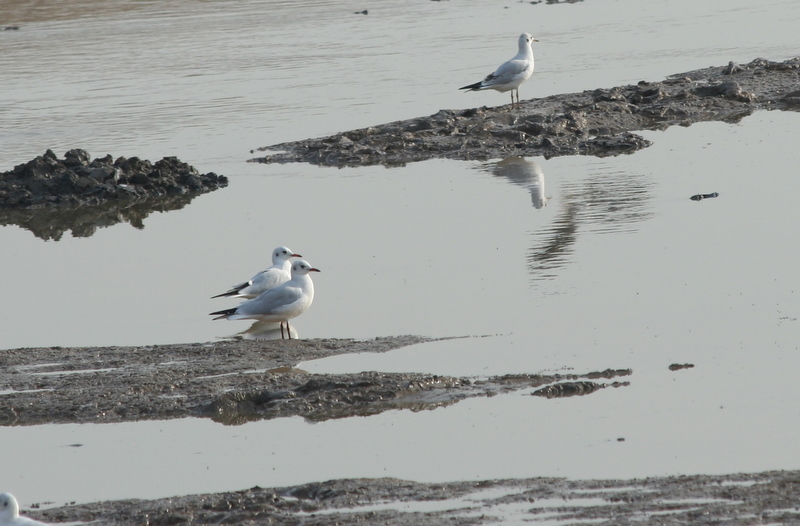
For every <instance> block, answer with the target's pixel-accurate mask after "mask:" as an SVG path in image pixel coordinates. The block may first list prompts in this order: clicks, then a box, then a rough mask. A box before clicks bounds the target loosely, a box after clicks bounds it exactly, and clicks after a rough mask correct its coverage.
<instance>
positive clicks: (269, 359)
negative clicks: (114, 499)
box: [0, 336, 632, 426]
mask: <svg viewBox="0 0 800 526" xmlns="http://www.w3.org/2000/svg"><path fill="white" fill-rule="evenodd" d="M424 341H429V340H427V339H425V338H421V337H416V336H399V337H391V338H378V339H375V340H369V341H353V340H292V341H274V340H268V341H255V340H249V341H248V340H242V341H224V342H214V343H205V344H203V343H196V344H176V345H153V346H144V347H87V348H64V347H51V348H36V349H11V350H5V351H0V400H2V402H3V404H2V406H0V425H7V426H9V425H10V426H16V425H38V424H54V423H108V422H125V421H135V420H147V419H159V420H163V419H169V418H184V417H206V418H211V419H213V420H215V421H217V422H220V423H223V424H227V425H238V424H243V423H245V422H248V421H251V420H264V419H271V418H282V417H290V416H302V417H304V418H306V419H308V420H310V421H323V420H329V419H332V418H344V417H349V416H366V415H373V414H378V413H381V412H383V411H387V410H391V409H408V410H412V411H422V410H430V409H435V408H438V407H443V406H447V405H450V404H454V403H457V402H458V401H460V400H463V399H465V398H469V397H475V396H493V395H496V394H500V393H505V392H511V391H518V390H521V389H531V390H533V392H532V393H531V394H533V395H537V396H545V397H547V398H553V397H559V396H575V395H583V394H590V393H592V392H595V391H597V390H598V389H602V388H605V387H623V386H626V385H628V384H627V382H626V381H625V377H627V376H630V375H631V374H632V371H631V370H630V369H621V370H611V369H609V370H606V371H600V372H589V373H575V374H552V375H538V374H530V375H505V376H495V377H488V378H474V377H471V378H457V377H449V376H435V375H426V374H420V373H414V372H409V373H382V372H375V371H372V372H361V373H352V374H335V375H322V374H309V373H307V372H305V371H303V370H301V369H297V368H296V366H297V365H298V364H300V363H301V362H303V361H307V360H313V359H317V358H323V357H326V356H333V355H336V354H344V353H358V352H386V351H389V350H392V349H396V348H399V347H403V346H406V345H412V344H415V343H421V342H424ZM543 389H545V390H544V391H542V390H543Z"/></svg>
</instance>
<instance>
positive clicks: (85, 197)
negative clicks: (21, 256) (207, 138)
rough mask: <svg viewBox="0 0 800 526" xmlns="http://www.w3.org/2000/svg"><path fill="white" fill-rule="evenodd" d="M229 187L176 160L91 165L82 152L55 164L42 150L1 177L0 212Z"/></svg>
mask: <svg viewBox="0 0 800 526" xmlns="http://www.w3.org/2000/svg"><path fill="white" fill-rule="evenodd" d="M227 185H228V179H227V178H226V177H225V176H219V175H217V174H215V173H213V172H210V173H207V174H201V173H199V172H198V171H197V170H196V169H195V168H194V167H192V166H189V165H188V164H186V163H183V162H181V161H180V160H178V159H177V158H176V157H164V158H163V159H161V160H160V161H158V162H156V163H155V164H153V163H151V162H150V161H148V160H146V159H139V158H138V157H131V158H129V159H126V158H125V157H119V158H117V159H116V160H114V159H113V158H112V157H111V155H106V156H105V157H98V158H97V159H94V160H90V157H89V152H87V151H85V150H79V149H75V150H70V151H68V152H67V153H65V154H64V159H58V157H56V154H55V153H53V151H52V150H47V151H46V152H45V154H44V155H40V156H39V157H36V158H35V159H33V160H31V161H28V162H27V163H24V164H20V165H17V166H16V167H14V169H13V170H9V171H8V172H5V173H2V174H0V209H4V208H43V207H48V206H59V205H73V206H75V205H98V204H101V203H104V202H107V201H118V200H126V199H132V198H138V199H143V198H149V197H163V196H165V195H179V194H189V193H194V194H198V193H203V192H208V191H211V190H216V189H217V188H221V187H224V186H227Z"/></svg>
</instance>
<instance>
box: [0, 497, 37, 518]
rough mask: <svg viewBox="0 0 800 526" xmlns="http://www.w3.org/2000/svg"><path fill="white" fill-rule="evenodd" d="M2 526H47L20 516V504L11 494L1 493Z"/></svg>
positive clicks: (0, 514)
mask: <svg viewBox="0 0 800 526" xmlns="http://www.w3.org/2000/svg"><path fill="white" fill-rule="evenodd" d="M0 526H46V525H45V523H44V522H39V521H35V520H33V519H29V518H28V517H20V516H19V503H18V502H17V499H15V498H14V495H12V494H11V493H0Z"/></svg>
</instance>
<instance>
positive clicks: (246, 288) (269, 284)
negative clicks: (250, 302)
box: [211, 247, 303, 299]
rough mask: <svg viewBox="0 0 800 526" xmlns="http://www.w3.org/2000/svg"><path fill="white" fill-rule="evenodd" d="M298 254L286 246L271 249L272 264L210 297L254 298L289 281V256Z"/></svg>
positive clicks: (298, 256) (297, 255) (293, 256)
mask: <svg viewBox="0 0 800 526" xmlns="http://www.w3.org/2000/svg"><path fill="white" fill-rule="evenodd" d="M301 257H303V256H301V255H300V254H295V253H294V252H293V251H292V249H290V248H288V247H278V248H276V249H275V250H273V251H272V266H271V267H269V268H268V269H266V270H262V271H261V272H259V273H258V274H256V275H255V276H253V277H252V278H250V281H245V282H244V283H239V284H238V285H234V286H233V287H231V290H229V291H228V292H223V293H222V294H217V295H216V296H211V298H212V299H213V298H222V297H233V298H247V299H250V298H255V297H256V296H258V295H259V294H261V293H262V292H266V291H268V290H269V289H271V288H274V287H277V286H278V285H280V284H281V283H285V282H287V281H289V279H290V278H291V277H292V276H291V275H290V274H289V270H290V269H291V268H292V266H291V263H290V262H289V258H301Z"/></svg>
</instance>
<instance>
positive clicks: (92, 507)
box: [28, 471, 800, 526]
mask: <svg viewBox="0 0 800 526" xmlns="http://www.w3.org/2000/svg"><path fill="white" fill-rule="evenodd" d="M798 494H800V472H799V471H772V472H764V473H757V474H736V475H724V476H699V475H698V476H677V477H653V478H645V479H633V480H568V479H563V478H531V479H506V480H487V481H478V482H473V481H470V482H448V483H435V484H425V483H417V482H409V481H404V480H398V479H348V480H333V481H328V482H320V483H312V484H305V485H301V486H294V487H285V488H266V489H265V488H259V487H254V488H251V489H247V490H242V491H234V492H225V493H216V494H210V495H188V496H182V497H174V498H165V499H157V500H151V501H145V500H122V501H109V502H100V503H92V504H78V505H67V506H62V507H58V508H50V509H47V510H42V511H37V510H32V511H31V512H29V513H28V514H29V515H30V516H32V517H35V518H37V519H40V520H44V521H47V522H53V523H56V522H67V521H70V522H74V521H83V522H89V521H97V522H98V523H99V524H113V525H141V524H148V525H167V524H277V525H296V524H304V525H308V526H310V525H320V526H322V525H326V526H327V525H330V526H333V525H337V526H344V525H351V524H386V525H397V526H417V525H420V524H425V525H433V526H436V525H452V524H504V523H508V522H513V523H514V524H520V523H522V522H523V521H524V522H526V523H527V522H528V521H532V522H534V523H535V522H539V521H547V523H548V524H553V523H556V522H558V524H587V523H591V524H601V525H612V524H613V525H619V524H704V525H711V524H714V525H719V524H725V525H744V524H799V523H800V511H798V497H797V495H798Z"/></svg>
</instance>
